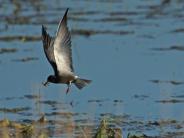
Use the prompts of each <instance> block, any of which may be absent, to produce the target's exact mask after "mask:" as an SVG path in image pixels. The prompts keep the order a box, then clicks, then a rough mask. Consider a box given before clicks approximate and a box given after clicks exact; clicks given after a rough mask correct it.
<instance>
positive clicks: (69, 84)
mask: <svg viewBox="0 0 184 138" xmlns="http://www.w3.org/2000/svg"><path fill="white" fill-rule="evenodd" d="M71 84H72V81H69V83H68V84H67V85H68V88H67V89H66V94H68V92H69V91H70V87H71Z"/></svg>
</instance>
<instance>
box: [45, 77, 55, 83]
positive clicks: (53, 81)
mask: <svg viewBox="0 0 184 138" xmlns="http://www.w3.org/2000/svg"><path fill="white" fill-rule="evenodd" d="M47 82H52V83H56V82H57V80H56V77H55V76H53V75H50V76H49V77H48V78H47Z"/></svg>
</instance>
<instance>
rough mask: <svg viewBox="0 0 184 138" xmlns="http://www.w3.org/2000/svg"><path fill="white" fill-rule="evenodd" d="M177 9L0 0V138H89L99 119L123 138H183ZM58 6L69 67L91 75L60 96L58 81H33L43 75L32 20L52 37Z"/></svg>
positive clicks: (175, 2)
mask: <svg viewBox="0 0 184 138" xmlns="http://www.w3.org/2000/svg"><path fill="white" fill-rule="evenodd" d="M183 6H184V2H183V0H155V1H146V0H137V1H134V0H116V1H112V0H106V1H105V0H95V1H85V0H80V1H72V0H68V1H64V0H63V1H60V0H54V1H52V2H50V1H48V0H46V1H40V0H30V1H23V0H12V1H1V2H0V17H1V22H0V63H1V64H0V73H1V74H0V76H1V79H0V83H1V85H0V90H1V98H0V105H1V106H0V112H1V114H0V120H1V121H0V126H1V130H0V137H23V136H24V137H30V136H34V137H38V136H39V137H92V136H94V135H95V134H96V135H98V133H97V132H100V133H101V130H99V129H98V128H99V125H100V122H101V120H104V119H105V120H107V123H108V125H109V126H110V128H112V129H113V130H116V129H117V131H118V132H119V131H120V130H119V128H120V129H121V130H122V133H123V136H124V137H127V136H128V137H129V138H130V137H133V136H138V135H139V134H140V137H141V136H142V137H146V136H150V137H151V136H152V137H155V136H158V137H163V138H168V137H181V138H182V137H184V133H183V128H184V124H183V122H184V118H183V115H184V112H183V110H182V107H183V103H184V96H183V86H184V85H183V83H184V79H183V78H184V62H183V59H184V54H183V51H184V48H183V45H184V39H183V33H184V29H183V28H184V26H183V25H184V24H183V17H184V16H183V15H184V11H183ZM66 8H69V13H68V24H69V28H70V30H71V35H72V46H73V47H72V49H73V61H74V68H75V71H76V73H77V74H79V75H80V76H88V77H89V78H90V79H92V80H93V83H92V84H91V85H90V86H89V87H87V88H86V89H84V90H82V91H78V90H77V89H75V87H72V91H71V93H70V94H69V95H65V92H64V89H65V87H66V86H64V85H54V84H53V85H50V86H49V87H46V88H45V87H43V86H41V84H42V82H43V81H44V80H45V79H46V77H47V76H48V74H51V73H52V69H51V68H50V65H49V63H48V62H47V60H46V59H45V55H44V52H43V48H42V42H41V25H42V24H44V25H47V26H48V29H49V30H50V31H51V32H52V34H54V33H55V32H54V30H56V28H57V24H58V22H59V20H60V19H61V17H62V15H63V13H64V11H65V10H66ZM11 61H12V62H11ZM19 62H23V63H25V64H21V63H19ZM108 125H107V126H108ZM102 126H103V127H102V128H104V126H106V125H102ZM102 130H103V129H102ZM106 130H111V129H104V131H106ZM110 132H112V133H113V132H114V131H110ZM120 132H121V131H120ZM128 134H129V135H128ZM134 134H135V135H134ZM137 134H138V135H137Z"/></svg>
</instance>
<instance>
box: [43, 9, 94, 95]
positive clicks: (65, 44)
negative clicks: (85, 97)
mask: <svg viewBox="0 0 184 138" xmlns="http://www.w3.org/2000/svg"><path fill="white" fill-rule="evenodd" d="M67 12H68V9H67V10H66V12H65V14H64V16H63V19H62V20H61V21H60V23H59V25H58V29H57V32H56V37H55V38H53V37H51V36H50V35H49V34H48V33H47V32H46V28H45V27H44V26H43V25H42V41H43V48H44V52H45V55H46V57H47V59H48V61H49V62H50V64H51V66H52V67H53V69H54V75H50V76H49V77H48V78H47V81H46V82H45V83H44V85H47V83H48V82H52V83H64V84H67V85H68V89H67V92H68V91H69V87H70V86H71V83H74V84H75V85H76V86H77V88H79V89H82V88H83V87H84V86H86V85H87V84H89V83H90V82H91V81H90V80H86V79H81V78H79V77H78V76H76V75H75V74H74V71H73V66H72V50H71V36H70V32H69V30H68V27H67Z"/></svg>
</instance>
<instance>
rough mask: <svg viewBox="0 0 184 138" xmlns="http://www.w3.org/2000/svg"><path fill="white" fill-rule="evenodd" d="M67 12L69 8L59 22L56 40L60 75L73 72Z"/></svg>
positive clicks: (56, 58)
mask: <svg viewBox="0 0 184 138" xmlns="http://www.w3.org/2000/svg"><path fill="white" fill-rule="evenodd" d="M67 12H68V9H67V10H66V12H65V14H64V16H63V19H62V20H61V21H60V23H59V26H58V29H57V32H56V38H55V41H54V56H55V61H56V65H57V70H58V73H59V74H60V75H62V74H64V73H67V72H68V73H72V72H73V66H72V50H71V36H70V32H69V29H68V27H67Z"/></svg>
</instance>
